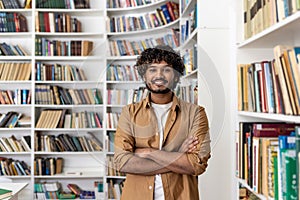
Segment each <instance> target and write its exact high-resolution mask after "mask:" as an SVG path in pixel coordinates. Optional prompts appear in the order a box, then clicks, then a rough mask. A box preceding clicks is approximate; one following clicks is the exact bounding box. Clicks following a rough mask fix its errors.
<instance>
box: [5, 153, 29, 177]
mask: <svg viewBox="0 0 300 200" xmlns="http://www.w3.org/2000/svg"><path fill="white" fill-rule="evenodd" d="M0 175H1V176H27V175H30V167H29V166H28V165H27V164H26V163H25V162H24V161H19V160H14V159H12V158H5V157H0Z"/></svg>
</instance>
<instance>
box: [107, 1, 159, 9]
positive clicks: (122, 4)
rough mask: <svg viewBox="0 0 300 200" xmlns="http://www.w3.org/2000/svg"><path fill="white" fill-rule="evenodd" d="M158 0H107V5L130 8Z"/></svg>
mask: <svg viewBox="0 0 300 200" xmlns="http://www.w3.org/2000/svg"><path fill="white" fill-rule="evenodd" d="M156 1H157V0H134V1H126V0H107V4H106V7H107V8H130V7H136V6H142V5H147V4H151V3H153V2H156Z"/></svg>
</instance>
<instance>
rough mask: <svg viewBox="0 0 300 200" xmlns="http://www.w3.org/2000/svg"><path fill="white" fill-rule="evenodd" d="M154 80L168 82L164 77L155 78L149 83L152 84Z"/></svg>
mask: <svg viewBox="0 0 300 200" xmlns="http://www.w3.org/2000/svg"><path fill="white" fill-rule="evenodd" d="M155 81H162V82H163V83H164V84H166V83H168V81H167V80H166V79H164V78H156V79H154V80H152V81H151V83H152V84H154V83H155Z"/></svg>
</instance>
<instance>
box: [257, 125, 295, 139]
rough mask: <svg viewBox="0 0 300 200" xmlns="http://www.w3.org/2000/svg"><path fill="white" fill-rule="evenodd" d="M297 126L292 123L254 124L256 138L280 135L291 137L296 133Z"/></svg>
mask: <svg viewBox="0 0 300 200" xmlns="http://www.w3.org/2000/svg"><path fill="white" fill-rule="evenodd" d="M296 125H297V124H292V123H290V124H289V123H254V124H253V136H254V137H278V136H279V135H290V133H291V132H293V131H295V126H296Z"/></svg>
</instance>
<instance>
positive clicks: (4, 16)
mask: <svg viewBox="0 0 300 200" xmlns="http://www.w3.org/2000/svg"><path fill="white" fill-rule="evenodd" d="M0 32H28V26H27V19H26V17H25V16H24V15H22V14H21V13H6V12H0Z"/></svg>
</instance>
